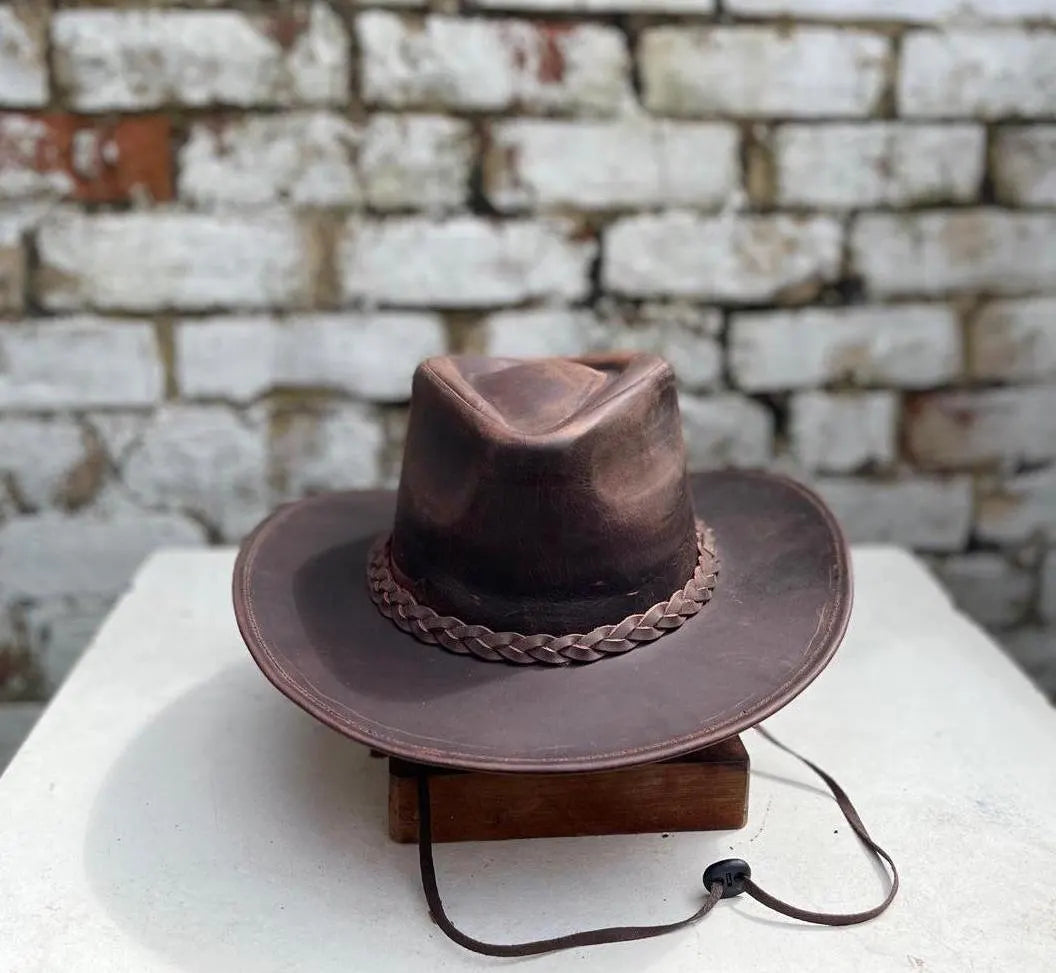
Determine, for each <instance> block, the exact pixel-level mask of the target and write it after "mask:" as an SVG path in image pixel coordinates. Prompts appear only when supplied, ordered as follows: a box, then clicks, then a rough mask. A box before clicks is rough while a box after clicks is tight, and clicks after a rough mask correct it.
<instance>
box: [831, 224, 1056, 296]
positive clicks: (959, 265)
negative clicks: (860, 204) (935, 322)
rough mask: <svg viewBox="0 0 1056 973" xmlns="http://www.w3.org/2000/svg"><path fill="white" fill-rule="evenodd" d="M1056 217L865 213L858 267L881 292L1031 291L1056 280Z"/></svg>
mask: <svg viewBox="0 0 1056 973" xmlns="http://www.w3.org/2000/svg"><path fill="white" fill-rule="evenodd" d="M1054 235H1056V214H1052V213H1026V212H1011V211H1008V210H999V209H978V210H949V211H932V212H923V213H906V214H901V215H893V214H888V213H870V214H865V215H863V216H860V217H859V218H858V219H857V220H856V221H855V223H854V226H853V228H852V231H851V253H852V259H853V262H854V266H855V268H856V269H857V270H858V271H859V272H860V273H861V274H862V276H863V277H864V279H865V282H866V285H867V286H868V288H869V290H870V292H871V293H873V294H882V295H886V296H895V295H918V294H946V293H950V292H955V291H979V290H982V291H989V292H994V293H1000V294H1018V293H1029V292H1031V291H1035V290H1038V289H1041V288H1044V287H1047V286H1051V283H1052V281H1053V280H1054V279H1056V247H1053V246H1052V240H1053V238H1054Z"/></svg>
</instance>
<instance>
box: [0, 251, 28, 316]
mask: <svg viewBox="0 0 1056 973" xmlns="http://www.w3.org/2000/svg"><path fill="white" fill-rule="evenodd" d="M25 281H26V257H25V251H23V249H22V247H21V245H19V244H11V245H8V246H4V245H2V244H0V314H4V313H6V312H13V311H20V310H22V304H23V299H22V298H23V292H24V289H25Z"/></svg>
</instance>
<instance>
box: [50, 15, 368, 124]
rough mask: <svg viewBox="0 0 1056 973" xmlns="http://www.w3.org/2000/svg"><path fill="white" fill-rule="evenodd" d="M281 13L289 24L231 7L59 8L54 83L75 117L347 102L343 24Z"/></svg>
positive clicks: (54, 25)
mask: <svg viewBox="0 0 1056 973" xmlns="http://www.w3.org/2000/svg"><path fill="white" fill-rule="evenodd" d="M277 16H280V17H281V16H282V15H281V14H279V15H277ZM285 16H287V17H289V18H292V19H291V20H288V21H282V20H279V21H276V20H275V19H273V18H268V17H265V16H263V15H261V16H252V15H249V14H244V13H241V12H238V11H234V10H89V9H85V10H61V11H58V12H57V13H56V14H55V16H54V18H53V20H52V29H51V39H52V44H53V48H54V56H55V67H56V75H57V80H58V83H59V85H61V87H62V89H63V90H64V91H65V92H66V93H67V96H68V98H69V102H70V104H71V106H72V107H73V108H75V109H78V110H81V111H120V110H136V109H144V108H154V107H157V106H159V105H170V104H171V105H186V106H190V107H194V106H200V105H240V106H247V105H298V104H340V103H344V102H347V100H348V93H349V64H348V39H347V37H346V35H345V31H344V28H343V26H342V24H341V21H340V20H339V19H338V17H337V16H336V15H335V14H334V13H333V11H332V10H330V8H329V7H328V6H327V5H326V4H325V3H322V2H316V3H312V4H311V5H310V6H309V5H303V4H302V5H297V6H296V7H294V8H293V9H292V10H291V11H287V12H286V14H285ZM287 29H289V30H290V33H291V36H290V37H288V38H287V37H283V36H282V34H283V33H284V32H285V31H286V30H287ZM284 41H285V43H284Z"/></svg>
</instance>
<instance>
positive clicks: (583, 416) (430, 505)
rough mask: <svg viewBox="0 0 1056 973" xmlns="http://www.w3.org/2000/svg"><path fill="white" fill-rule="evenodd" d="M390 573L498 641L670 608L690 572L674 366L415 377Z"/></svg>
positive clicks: (588, 361)
mask: <svg viewBox="0 0 1056 973" xmlns="http://www.w3.org/2000/svg"><path fill="white" fill-rule="evenodd" d="M391 560H392V564H391V568H392V572H393V575H394V577H395V579H396V581H397V582H398V583H399V584H400V585H401V586H402V587H403V588H406V589H408V590H409V591H410V592H411V594H412V595H413V596H414V598H415V599H416V601H417V602H419V603H421V604H423V605H426V606H428V607H429V608H431V609H433V610H434V611H435V612H436V613H437V614H438V615H452V616H454V617H456V618H458V619H460V620H462V621H463V622H465V623H467V624H470V625H483V626H486V627H488V628H490V629H492V630H494V631H497V632H520V633H523V634H525V635H534V634H536V633H543V632H545V633H550V634H552V635H563V634H565V633H567V632H588V631H590V630H591V629H593V628H595V627H596V626H599V625H607V624H608V625H611V624H616V623H618V622H619V621H620V620H621V619H623V618H625V617H627V616H628V615H633V614H635V613H637V612H644V611H645V610H646V609H648V608H649V607H650V606H652V605H655V604H656V603H657V602H662V601H666V600H667V599H668V598H670V597H671V594H672V592H675V591H678V590H679V589H680V588H681V587H682V586H683V585H684V584H685V583H686V581H687V580H688V579H689V578H690V577H691V576H692V575H693V568H694V565H695V563H696V560H697V545H696V536H695V526H694V519H693V506H692V503H691V500H690V496H689V491H688V490H687V488H686V453H685V448H684V447H683V443H682V426H681V422H680V418H679V412H678V400H677V397H676V394H675V380H674V375H673V373H672V371H671V367H670V366H669V365H668V364H667V362H665V361H664V360H663V359H662V358H659V357H657V356H655V355H643V354H638V355H626V354H622V355H617V354H614V355H607V356H596V357H590V358H581V359H567V358H546V359H528V360H523V361H522V360H517V359H508V358H486V357H482V356H464V355H457V356H447V357H441V358H433V359H430V360H428V361H426V362H424V363H423V364H422V365H421V366H420V367H419V368H418V370H417V372H416V374H415V377H414V383H413V389H412V394H411V410H410V418H409V420H408V428H407V441H406V447H405V451H404V462H403V470H402V474H401V477H400V486H399V491H398V494H397V500H396V516H395V520H394V523H393V527H392V544H391Z"/></svg>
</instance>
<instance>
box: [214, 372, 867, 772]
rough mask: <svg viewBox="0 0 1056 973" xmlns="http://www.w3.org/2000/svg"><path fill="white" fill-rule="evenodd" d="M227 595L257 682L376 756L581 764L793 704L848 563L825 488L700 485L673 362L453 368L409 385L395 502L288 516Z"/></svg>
mask: <svg viewBox="0 0 1056 973" xmlns="http://www.w3.org/2000/svg"><path fill="white" fill-rule="evenodd" d="M234 605H235V615H236V618H237V621H238V625H239V628H240V630H241V632H242V635H243V637H244V639H245V642H246V645H247V646H248V648H249V651H250V652H251V653H252V655H253V658H254V659H255V660H256V662H257V664H258V665H259V666H260V668H261V669H262V670H263V672H264V674H265V675H266V676H267V678H268V679H269V680H271V682H272V683H274V684H275V686H276V687H277V688H278V689H279V690H281V691H282V692H283V693H285V694H286V695H287V696H288V697H289V698H290V699H291V700H293V701H294V702H295V703H297V704H298V705H299V706H301V707H303V708H304V709H305V710H307V711H308V712H309V713H311V714H312V715H313V716H315V717H317V718H318V719H319V720H321V721H322V722H324V723H326V724H328V725H329V726H331V727H333V728H334V729H336V730H338V731H339V732H341V733H343V734H345V735H347V736H349V737H351V738H353V739H355V740H358V741H360V742H361V743H364V744H367V745H369V746H371V747H373V748H375V749H376V750H379V751H381V752H383V753H386V754H390V755H393V756H398V757H403V758H405V759H409V760H413V761H417V762H420V763H426V764H435V765H440V766H447V767H456V768H464V769H475V770H484V771H519V772H555V771H569V772H573V771H575V772H580V771H590V770H602V769H612V768H617V767H623V766H629V765H632V764H638V763H645V762H650V761H655V760H660V759H665V758H669V757H674V756H677V755H680V754H683V753H687V752H690V751H693V750H697V749H700V748H703V747H706V746H708V745H710V744H714V743H717V742H719V741H720V740H723V739H725V738H727V737H730V736H732V735H734V734H736V733H739V732H740V731H741V730H744V729H746V728H747V727H750V726H752V725H754V724H756V723H758V722H760V721H761V720H763V719H764V718H765V717H767V716H769V715H770V714H771V713H773V712H774V711H775V710H777V709H779V708H780V707H782V706H784V705H785V704H786V703H788V702H789V701H790V700H791V699H793V698H794V697H795V696H796V695H797V694H798V693H800V692H801V691H802V690H803V689H804V688H805V687H806V686H807V685H808V684H809V683H810V682H811V681H812V680H813V679H814V678H815V677H816V676H817V675H818V673H819V672H820V671H821V670H822V669H823V668H824V667H825V665H826V663H827V662H828V661H829V659H830V658H831V657H832V655H833V653H834V652H835V650H836V648H837V646H838V645H839V643H840V640H841V639H842V637H843V634H844V631H845V628H846V626H847V621H848V617H849V614H850V607H851V575H850V565H849V562H848V553H847V547H846V544H845V541H844V539H843V536H842V534H841V532H840V529H839V527H838V525H837V524H836V521H835V520H834V518H833V516H832V515H831V513H830V512H829V511H828V510H827V509H826V507H825V506H824V504H823V503H822V502H821V500H819V499H818V497H817V496H815V494H813V493H812V492H811V491H810V490H808V489H806V488H805V487H803V486H801V485H800V484H798V483H796V482H794V481H793V480H791V479H788V478H785V477H782V476H777V475H774V474H770V473H761V472H743V471H726V472H710V473H693V474H687V472H686V461H685V450H684V446H683V442H682V433H681V425H680V419H679V413H678V403H677V397H676V392H675V382H674V377H673V373H672V371H671V368H670V366H668V365H667V363H666V362H664V361H663V360H662V359H659V358H657V357H655V356H650V355H608V356H598V357H586V358H577V359H537V360H517V359H504V358H485V357H481V356H449V357H442V358H434V359H430V360H428V361H426V362H424V363H423V364H422V365H420V366H419V368H418V370H417V372H416V373H415V377H414V382H413V388H412V397H411V407H410V416H409V421H408V433H407V441H406V447H405V454H404V463H403V469H402V474H401V479H400V485H399V489H398V490H397V491H385V490H372V491H350V492H344V493H332V494H325V495H319V496H314V497H310V498H307V499H304V500H300V501H298V502H295V503H292V504H288V505H286V506H284V507H281V508H279V509H278V510H276V511H275V512H274V513H273V514H272V515H271V516H270V517H268V518H267V519H266V520H265V521H264V522H263V523H262V524H261V525H260V526H259V527H257V529H256V530H255V531H253V533H252V534H251V535H250V536H248V537H247V538H246V540H245V542H244V543H243V545H242V547H241V550H240V552H239V556H238V559H237V562H236V566H235V571H234Z"/></svg>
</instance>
